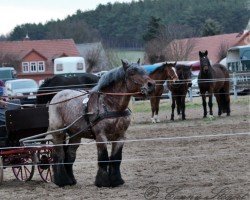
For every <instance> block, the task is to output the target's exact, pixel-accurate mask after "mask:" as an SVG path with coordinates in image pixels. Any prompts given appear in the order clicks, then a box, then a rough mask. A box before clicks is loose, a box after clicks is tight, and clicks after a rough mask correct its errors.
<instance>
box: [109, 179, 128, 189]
mask: <svg viewBox="0 0 250 200" xmlns="http://www.w3.org/2000/svg"><path fill="white" fill-rule="evenodd" d="M124 183H125V182H124V180H123V179H122V178H119V179H115V180H112V178H111V180H110V186H111V187H117V186H119V185H123V184H124Z"/></svg>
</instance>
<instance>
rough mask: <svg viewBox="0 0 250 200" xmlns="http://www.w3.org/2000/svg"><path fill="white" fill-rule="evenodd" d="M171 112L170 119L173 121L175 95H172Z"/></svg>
mask: <svg viewBox="0 0 250 200" xmlns="http://www.w3.org/2000/svg"><path fill="white" fill-rule="evenodd" d="M171 107H172V113H171V120H173V121H174V109H175V97H173V96H172V106H171Z"/></svg>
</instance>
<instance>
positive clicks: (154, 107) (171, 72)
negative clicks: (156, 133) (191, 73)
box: [149, 62, 178, 123]
mask: <svg viewBox="0 0 250 200" xmlns="http://www.w3.org/2000/svg"><path fill="white" fill-rule="evenodd" d="M175 65H176V63H167V62H164V63H163V64H162V65H161V66H159V67H157V68H156V69H155V70H154V71H152V72H151V73H150V74H149V77H150V78H152V79H154V80H155V81H156V82H157V83H156V86H155V91H154V92H153V93H152V95H151V97H150V103H151V111H152V115H151V121H152V123H158V122H160V120H159V117H158V113H159V104H160V99H161V95H162V93H163V90H164V86H163V84H164V82H165V81H166V80H168V82H171V81H173V82H175V81H176V80H178V75H177V74H176V70H175Z"/></svg>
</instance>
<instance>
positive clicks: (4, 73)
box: [0, 70, 12, 79]
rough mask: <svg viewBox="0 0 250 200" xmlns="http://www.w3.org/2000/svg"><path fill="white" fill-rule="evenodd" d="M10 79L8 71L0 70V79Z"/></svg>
mask: <svg viewBox="0 0 250 200" xmlns="http://www.w3.org/2000/svg"><path fill="white" fill-rule="evenodd" d="M7 78H12V77H11V73H10V71H9V70H1V71H0V79H7Z"/></svg>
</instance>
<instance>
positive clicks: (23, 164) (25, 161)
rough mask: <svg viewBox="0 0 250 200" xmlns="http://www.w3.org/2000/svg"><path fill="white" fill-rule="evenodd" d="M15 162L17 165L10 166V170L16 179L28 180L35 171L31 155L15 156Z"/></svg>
mask: <svg viewBox="0 0 250 200" xmlns="http://www.w3.org/2000/svg"><path fill="white" fill-rule="evenodd" d="M21 156H23V155H21ZM15 162H17V164H18V165H16V166H14V167H12V171H13V173H14V175H15V177H16V179H18V180H20V181H30V180H31V179H32V177H33V175H34V171H35V166H34V164H33V159H32V157H20V158H16V160H15Z"/></svg>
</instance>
